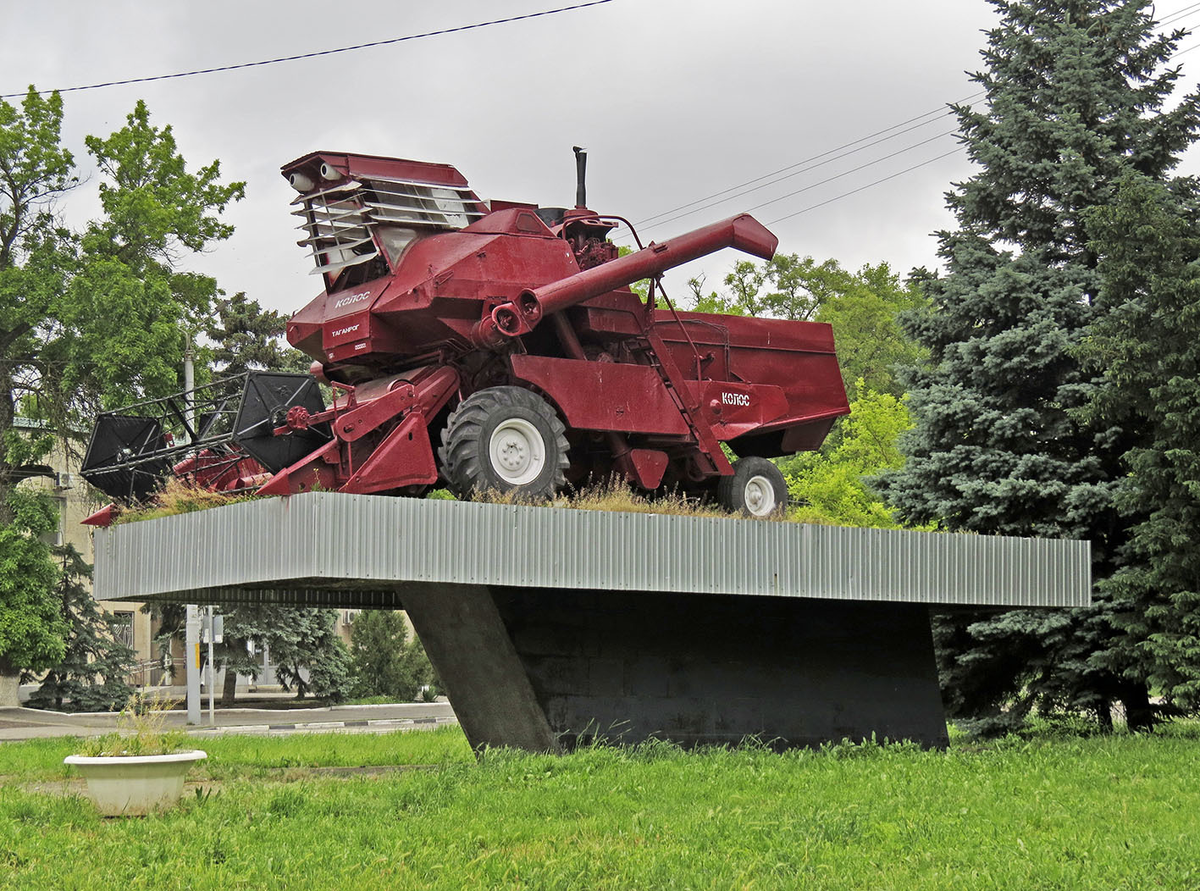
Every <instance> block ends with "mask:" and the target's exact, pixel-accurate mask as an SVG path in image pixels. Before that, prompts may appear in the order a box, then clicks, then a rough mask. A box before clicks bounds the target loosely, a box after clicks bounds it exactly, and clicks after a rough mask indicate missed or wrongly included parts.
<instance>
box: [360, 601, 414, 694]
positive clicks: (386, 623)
mask: <svg viewBox="0 0 1200 891" xmlns="http://www.w3.org/2000/svg"><path fill="white" fill-rule="evenodd" d="M350 659H351V666H352V674H353V677H354V688H353V689H354V695H355V696H361V697H367V696H386V697H388V698H390V699H392V700H394V701H397V702H407V701H410V700H413V699H416V698H417V696H418V695H419V694H420V692H421V690H422V688H424V687H426V686H427V685H429V684H431V683H433V668H432V666H430V664H429V659H428V657H427V656H426V655H425V648H424V647H423V646H421V641H420V640H419V639H418V638H417V637H416V636H415V635H414V636H413V637H412V638H411V639H410V638H409V634H408V623H407V622H406V621H405V618H404V614H403V613H400V612H391V611H388V610H365V611H364V612H361V613H359V614H358V616H357V617H356V618H355V621H354V629H353V630H352V631H351V634H350Z"/></svg>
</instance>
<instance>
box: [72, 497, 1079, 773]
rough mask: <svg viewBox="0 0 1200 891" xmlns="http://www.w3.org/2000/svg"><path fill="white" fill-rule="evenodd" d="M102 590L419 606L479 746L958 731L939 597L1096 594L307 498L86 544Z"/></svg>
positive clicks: (929, 545)
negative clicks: (935, 617) (940, 678)
mask: <svg viewBox="0 0 1200 891" xmlns="http://www.w3.org/2000/svg"><path fill="white" fill-rule="evenodd" d="M95 593H96V596H97V597H98V598H99V599H102V600H137V601H151V602H153V601H176V602H188V603H210V602H211V603H276V604H294V605H304V606H338V607H355V608H372V607H375V608H386V609H406V610H407V611H408V614H409V617H410V618H411V619H412V621H413V624H414V626H415V627H416V629H417V633H418V634H419V635H420V636H421V640H422V641H423V642H424V644H425V648H426V651H427V652H428V653H429V656H430V659H431V660H432V661H433V664H434V666H435V668H437V670H438V673H439V675H440V677H441V679H442V682H443V684H444V685H445V687H446V691H447V693H448V694H449V697H450V700H451V702H452V703H453V705H454V709H455V712H456V713H457V715H458V717H459V721H460V723H461V724H462V726H463V730H464V731H465V732H466V734H467V737H468V739H469V740H470V741H471V743H472V744H473V745H475V746H484V745H511V746H516V747H520V748H525V749H532V750H539V751H544V750H559V749H561V748H564V747H567V748H569V747H570V746H572V745H574V744H577V743H579V742H580V741H585V740H588V739H592V738H595V737H598V736H599V737H605V738H608V739H610V740H613V741H617V742H636V741H639V740H642V739H646V738H650V737H659V738H666V739H669V740H672V741H675V742H678V743H680V744H683V745H698V744H713V743H717V744H724V743H736V742H738V741H739V740H741V739H743V738H745V737H747V736H757V737H759V738H761V739H764V740H767V741H770V742H772V743H773V744H776V745H780V746H795V745H815V744H819V743H822V742H826V741H830V740H834V741H836V740H840V739H843V738H850V739H861V738H866V737H870V736H872V735H874V736H876V737H877V738H890V739H911V740H915V741H918V742H920V743H922V744H924V745H930V746H940V745H945V743H946V725H945V719H944V715H943V711H942V704H941V699H940V694H939V691H938V684H937V671H936V667H935V665H934V657H933V642H932V637H931V634H930V628H929V618H928V609H929V607H930V606H942V607H959V608H977V609H989V610H994V609H1006V608H1028V607H1081V606H1087V605H1089V603H1090V593H1091V573H1090V545H1089V543H1088V542H1078V541H1046V540H1037V539H1017V538H993V537H987V536H977V535H950V534H930V533H918V532H902V531H882V530H875V529H849V528H840V527H827V526H801V525H796V524H791V523H782V522H764V521H751V520H737V519H710V518H694V517H677V516H668V515H652V514H627V513H603V512H593V511H578V510H566V509H553V508H539V507H526V506H510V505H493V504H477V503H470V502H445V501H426V500H414V499H404V498H381V497H373V496H361V495H344V494H334V493H309V494H305V495H299V496H295V497H292V498H289V499H269V500H266V499H264V500H258V501H252V502H247V503H243V504H236V505H231V506H228V507H222V508H215V509H211V510H207V511H202V512H198V513H192V514H182V515H178V516H172V517H165V518H162V519H158V520H148V521H144V522H137V523H129V524H125V525H120V526H116V527H113V528H111V529H107V530H101V531H98V532H97V535H96V570H95Z"/></svg>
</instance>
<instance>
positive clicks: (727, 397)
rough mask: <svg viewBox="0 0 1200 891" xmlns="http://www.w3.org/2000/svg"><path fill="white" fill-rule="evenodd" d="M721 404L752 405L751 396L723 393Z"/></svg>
mask: <svg viewBox="0 0 1200 891" xmlns="http://www.w3.org/2000/svg"><path fill="white" fill-rule="evenodd" d="M721 404H722V405H749V404H750V396H749V395H748V394H746V393H729V392H727V391H722V392H721Z"/></svg>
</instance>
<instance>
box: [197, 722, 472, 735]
mask: <svg viewBox="0 0 1200 891" xmlns="http://www.w3.org/2000/svg"><path fill="white" fill-rule="evenodd" d="M457 723H458V719H457V718H452V717H433V718H379V719H375V720H372V719H363V720H357V721H310V722H307V723H303V724H237V725H234V724H230V725H228V726H224V727H199V728H196V729H191V728H189V729H188V730H187V733H188V735H189V736H221V735H223V734H226V733H272V732H275V731H292V732H295V731H306V730H307V731H311V732H313V733H327V732H329V731H333V730H386V729H388V728H396V729H400V728H404V727H414V726H417V725H425V726H429V725H434V726H436V725H438V724H457Z"/></svg>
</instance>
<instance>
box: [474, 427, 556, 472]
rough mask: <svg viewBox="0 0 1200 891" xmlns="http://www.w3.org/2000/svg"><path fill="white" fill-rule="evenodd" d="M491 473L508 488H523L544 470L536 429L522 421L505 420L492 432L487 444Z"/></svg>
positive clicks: (543, 446)
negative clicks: (508, 486) (492, 471)
mask: <svg viewBox="0 0 1200 891" xmlns="http://www.w3.org/2000/svg"><path fill="white" fill-rule="evenodd" d="M488 458H489V459H490V461H491V465H492V470H494V471H495V472H496V475H497V476H498V477H500V479H502V480H504V482H506V483H508V484H509V485H510V486H523V485H525V484H526V483H531V482H533V481H534V480H535V479H537V478H538V476H540V475H541V472H542V468H544V467H545V466H546V444H545V442H543V440H542V434H541V433H539V432H538V429H537V427H535V426H534V425H533V424H531V423H530V422H529V421H527V420H525V419H524V418H509V419H508V420H507V421H502V422H501V423H500V425H499V426H498V427H496V429H495V430H493V431H492V438H491V440H490V441H489V442H488Z"/></svg>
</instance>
